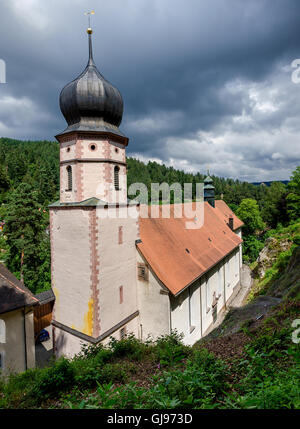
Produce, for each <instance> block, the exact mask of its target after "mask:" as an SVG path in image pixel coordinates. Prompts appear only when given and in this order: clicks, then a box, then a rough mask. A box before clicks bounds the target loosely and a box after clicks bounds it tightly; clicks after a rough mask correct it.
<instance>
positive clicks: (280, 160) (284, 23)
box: [0, 0, 300, 181]
mask: <svg viewBox="0 0 300 429" xmlns="http://www.w3.org/2000/svg"><path fill="white" fill-rule="evenodd" d="M89 9H95V12H96V14H95V15H94V17H93V22H92V26H93V29H94V34H93V43H94V59H95V62H96V64H97V66H98V68H99V70H100V71H101V73H102V74H103V75H104V76H105V77H106V78H107V79H108V80H109V81H110V82H112V83H113V84H114V85H115V86H117V87H118V88H119V90H120V91H121V93H122V95H123V99H124V105H125V109H124V116H123V122H122V124H121V127H120V128H121V130H122V131H123V132H124V133H125V134H126V135H127V136H128V137H129V138H130V143H129V146H128V154H129V155H131V156H136V157H137V158H140V159H141V160H144V161H147V160H149V159H152V160H153V159H154V160H157V161H158V162H164V163H166V164H167V165H173V166H174V167H176V168H180V169H184V170H185V171H193V172H196V171H200V172H201V173H203V172H205V170H206V168H207V165H209V166H210V170H211V172H212V173H213V174H216V175H219V176H224V177H232V178H239V179H241V180H247V181H261V180H276V179H277V180H284V179H288V178H289V177H290V175H291V172H292V171H293V170H294V169H295V167H296V166H297V165H299V164H300V83H298V84H296V83H293V82H292V79H291V74H292V72H293V71H294V70H295V69H293V68H292V67H291V63H292V61H293V60H294V59H296V58H300V1H299V0H109V1H104V0H93V1H91V0H47V1H46V0H0V59H3V60H5V62H6V67H7V83H6V84H0V136H3V137H13V138H20V139H53V136H54V135H55V134H57V133H58V132H60V131H62V130H63V129H65V121H64V118H63V116H62V114H61V112H60V110H59V104H58V100H59V93H60V90H61V89H62V87H63V86H64V85H65V84H66V83H67V82H69V81H70V80H72V79H74V78H75V77H77V75H78V74H80V72H81V71H82V70H83V69H84V67H85V65H86V62H87V55H88V48H87V35H86V33H85V30H86V27H87V21H86V17H85V16H84V11H85V10H89ZM299 75H300V74H299Z"/></svg>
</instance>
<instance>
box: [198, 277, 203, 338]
mask: <svg viewBox="0 0 300 429" xmlns="http://www.w3.org/2000/svg"><path fill="white" fill-rule="evenodd" d="M199 283H200V329H201V338H202V334H203V328H202V325H203V321H202V282H201V281H199Z"/></svg>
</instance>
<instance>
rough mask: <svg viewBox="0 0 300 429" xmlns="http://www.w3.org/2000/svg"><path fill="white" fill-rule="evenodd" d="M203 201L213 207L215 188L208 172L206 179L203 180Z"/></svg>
mask: <svg viewBox="0 0 300 429" xmlns="http://www.w3.org/2000/svg"><path fill="white" fill-rule="evenodd" d="M204 201H207V202H208V203H209V204H210V205H211V206H212V207H215V187H214V185H213V180H212V178H211V177H210V176H209V171H207V177H206V178H205V179H204Z"/></svg>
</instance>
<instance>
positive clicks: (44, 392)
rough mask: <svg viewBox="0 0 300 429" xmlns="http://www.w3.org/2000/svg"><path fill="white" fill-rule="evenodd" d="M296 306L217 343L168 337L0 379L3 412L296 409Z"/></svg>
mask: <svg viewBox="0 0 300 429" xmlns="http://www.w3.org/2000/svg"><path fill="white" fill-rule="evenodd" d="M299 306H300V304H299V301H298V302H297V301H296V300H292V299H287V300H284V301H283V302H282V303H281V304H280V305H279V306H277V307H275V308H274V309H273V311H272V312H271V313H270V314H269V317H268V318H266V319H265V320H263V321H259V322H256V323H255V322H253V321H248V323H245V324H244V325H243V326H242V328H241V329H240V331H239V332H237V333H236V334H233V335H231V336H227V337H223V338H222V339H221V340H222V343H218V339H216V340H211V341H210V342H208V343H207V342H206V343H203V344H202V342H200V343H198V344H196V345H195V346H193V347H188V346H184V345H183V344H182V343H181V338H180V336H179V335H178V334H177V333H173V334H172V335H170V336H166V337H161V338H159V339H158V340H157V341H155V342H153V341H151V340H149V341H148V342H144V343H142V342H141V341H139V340H138V339H136V338H135V337H133V336H128V337H127V338H125V339H123V340H121V341H115V340H113V339H111V342H110V344H109V345H108V346H106V347H104V346H102V345H99V346H90V347H87V348H85V349H83V350H82V352H81V353H80V354H79V355H77V356H76V357H74V358H73V359H71V360H70V359H66V358H60V359H58V360H57V361H53V362H52V364H51V366H49V367H47V368H44V369H34V370H27V371H26V372H24V373H22V374H19V375H11V376H10V377H9V378H8V379H7V380H6V381H4V380H2V382H1V385H0V408H35V407H37V408H106V409H107V408H155V409H159V408H169V409H184V408H200V409H201V408H299V406H300V397H299V392H300V379H299V367H297V365H299V347H298V346H297V344H296V343H294V342H293V341H292V330H293V328H292V327H291V321H292V320H293V319H295V318H296V317H297V314H298V312H299ZM250 322H252V323H250ZM232 346H233V348H234V353H232ZM210 349H211V350H212V351H211V350H210Z"/></svg>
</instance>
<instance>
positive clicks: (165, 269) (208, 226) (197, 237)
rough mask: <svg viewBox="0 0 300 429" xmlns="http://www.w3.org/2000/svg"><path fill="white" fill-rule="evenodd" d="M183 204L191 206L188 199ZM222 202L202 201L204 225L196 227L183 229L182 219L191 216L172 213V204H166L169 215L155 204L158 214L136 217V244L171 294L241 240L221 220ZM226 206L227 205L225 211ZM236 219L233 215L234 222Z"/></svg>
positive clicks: (215, 261)
mask: <svg viewBox="0 0 300 429" xmlns="http://www.w3.org/2000/svg"><path fill="white" fill-rule="evenodd" d="M186 204H190V207H191V208H192V206H191V204H192V203H185V205H186ZM193 204H195V203H193ZM224 205H225V206H226V204H225V203H224V202H223V201H222V204H220V205H219V204H217V207H216V208H213V207H211V206H210V205H209V203H207V202H205V203H204V225H203V226H202V227H201V228H199V229H186V222H187V221H189V222H191V219H187V218H186V217H184V216H183V217H181V218H176V216H175V217H174V205H171V206H170V209H171V216H170V218H169V219H165V218H162V216H161V211H162V207H163V206H160V207H159V210H160V216H159V217H158V218H153V217H152V218H151V217H150V215H149V217H148V218H143V217H140V221H139V222H140V238H141V242H140V243H138V244H137V247H138V249H139V250H140V252H141V253H142V255H143V257H144V258H145V259H146V261H147V263H148V264H149V265H150V267H151V269H152V270H153V272H154V273H155V275H156V276H157V277H158V278H159V280H160V281H161V282H162V283H163V284H164V285H165V286H166V287H167V288H168V289H169V290H170V291H171V292H172V294H173V295H177V294H178V293H179V292H181V291H182V290H183V289H184V288H185V287H186V286H188V285H189V284H191V283H193V282H194V281H195V280H196V279H197V278H199V277H201V276H202V275H203V274H204V273H205V272H206V271H208V270H209V269H210V268H212V267H213V266H214V265H215V264H217V263H218V262H219V261H221V260H222V259H223V258H224V257H225V256H226V255H227V254H229V253H230V252H231V251H232V250H233V249H235V248H236V247H237V246H238V245H239V244H240V243H241V242H242V240H241V239H240V238H239V237H238V236H237V235H236V234H235V233H234V232H233V231H231V229H230V228H229V227H228V225H227V224H225V222H224V216H225V215H224V213H225V212H224V211H223V210H225V207H224ZM177 206H178V205H177ZM193 207H194V206H193ZM226 207H227V206H226ZM150 209H151V207H149V208H148V210H149V213H150ZM228 210H229V211H230V209H229V207H227V209H226V213H227V211H228ZM225 218H226V216H225ZM235 218H236V217H235ZM238 221H239V219H238V218H236V222H237V224H238ZM239 222H241V221H239Z"/></svg>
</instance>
